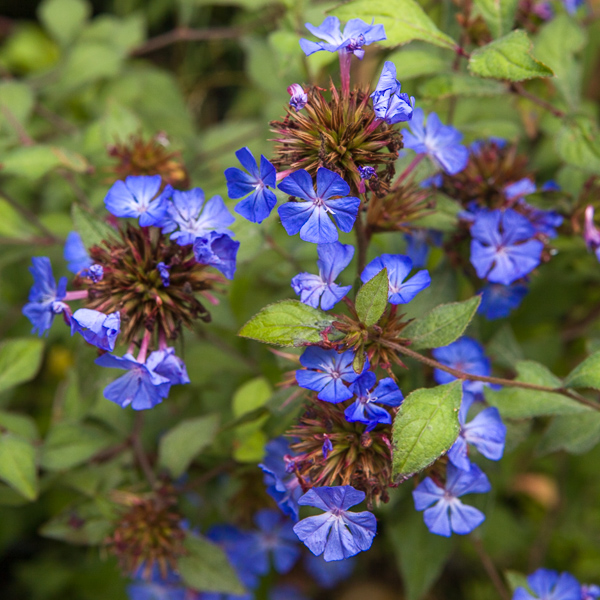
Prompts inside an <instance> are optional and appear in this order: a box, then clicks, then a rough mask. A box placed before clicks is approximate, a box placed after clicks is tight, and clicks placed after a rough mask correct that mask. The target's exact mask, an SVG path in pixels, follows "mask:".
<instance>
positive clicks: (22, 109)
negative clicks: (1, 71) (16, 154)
mask: <svg viewBox="0 0 600 600" xmlns="http://www.w3.org/2000/svg"><path fill="white" fill-rule="evenodd" d="M34 104H35V98H34V96H33V92H32V90H31V88H30V87H29V86H28V85H26V84H24V83H20V82H17V81H1V82H0V134H2V135H9V136H14V139H15V141H16V140H18V136H17V134H16V132H15V129H14V126H13V124H11V120H13V121H16V122H17V123H18V124H19V125H21V127H25V125H26V123H27V121H28V120H29V116H30V115H31V112H32V110H33V107H34Z"/></svg>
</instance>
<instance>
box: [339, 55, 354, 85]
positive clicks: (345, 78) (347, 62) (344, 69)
mask: <svg viewBox="0 0 600 600" xmlns="http://www.w3.org/2000/svg"><path fill="white" fill-rule="evenodd" d="M338 54H339V56H340V79H341V80H342V96H346V97H347V96H349V95H350V66H351V65H352V53H351V52H346V49H345V48H342V49H341V50H339V51H338Z"/></svg>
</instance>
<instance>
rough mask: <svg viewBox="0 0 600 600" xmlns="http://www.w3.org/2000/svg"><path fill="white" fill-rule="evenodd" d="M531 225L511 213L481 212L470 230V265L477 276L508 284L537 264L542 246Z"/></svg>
mask: <svg viewBox="0 0 600 600" xmlns="http://www.w3.org/2000/svg"><path fill="white" fill-rule="evenodd" d="M535 233H536V232H535V229H534V227H533V225H532V224H531V223H530V222H529V221H528V220H527V219H526V218H525V217H524V216H523V215H520V214H519V213H517V212H516V211H514V210H512V209H511V208H509V209H506V210H505V211H500V210H487V209H482V210H480V211H479V212H478V213H477V214H476V216H475V222H474V223H473V226H472V227H471V235H472V236H473V239H472V240H471V264H472V265H473V266H474V267H475V271H476V272H477V276H478V277H481V278H482V279H487V280H488V281H491V282H492V283H502V284H504V285H510V284H511V283H512V282H513V281H516V280H517V279H520V278H521V277H524V276H525V275H527V274H528V273H531V271H533V269H535V268H536V267H537V266H538V265H539V264H540V260H541V256H542V250H543V249H544V244H543V243H542V242H541V241H540V240H537V239H533V236H534V235H535Z"/></svg>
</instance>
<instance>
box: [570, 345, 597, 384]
mask: <svg viewBox="0 0 600 600" xmlns="http://www.w3.org/2000/svg"><path fill="white" fill-rule="evenodd" d="M565 387H570V388H578V387H582V388H594V389H595V390H600V352H595V353H594V354H592V355H591V356H588V357H587V358H586V359H585V360H584V361H583V362H581V363H579V364H578V365H577V366H576V367H575V368H574V369H573V370H572V371H571V372H570V373H569V374H568V375H567V377H565Z"/></svg>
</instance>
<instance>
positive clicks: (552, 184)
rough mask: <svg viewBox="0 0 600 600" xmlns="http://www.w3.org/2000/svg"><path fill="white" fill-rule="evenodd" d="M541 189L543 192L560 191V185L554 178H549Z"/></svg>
mask: <svg viewBox="0 0 600 600" xmlns="http://www.w3.org/2000/svg"><path fill="white" fill-rule="evenodd" d="M540 189H541V191H542V192H560V185H558V183H556V181H554V179H548V181H546V183H543V184H542V187H541V188H540Z"/></svg>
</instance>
